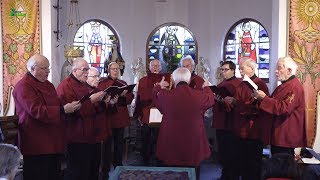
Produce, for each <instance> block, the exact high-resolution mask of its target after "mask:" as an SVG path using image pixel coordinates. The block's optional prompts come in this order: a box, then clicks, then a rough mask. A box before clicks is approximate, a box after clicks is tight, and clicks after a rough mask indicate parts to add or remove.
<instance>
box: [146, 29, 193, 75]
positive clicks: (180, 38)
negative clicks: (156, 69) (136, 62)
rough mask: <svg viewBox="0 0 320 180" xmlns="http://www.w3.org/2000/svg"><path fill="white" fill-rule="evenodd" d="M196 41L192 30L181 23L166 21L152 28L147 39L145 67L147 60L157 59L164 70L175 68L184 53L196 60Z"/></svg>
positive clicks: (169, 70) (168, 70) (170, 70)
mask: <svg viewBox="0 0 320 180" xmlns="http://www.w3.org/2000/svg"><path fill="white" fill-rule="evenodd" d="M197 47H198V46H197V41H196V39H195V37H194V36H193V34H192V32H191V31H190V30H189V29H188V28H187V27H185V26H184V25H182V24H179V23H166V24H163V25H160V26H159V27H157V28H156V29H154V30H153V31H152V32H151V33H150V35H149V37H148V40H147V45H146V49H147V50H146V52H147V54H146V64H147V66H146V68H147V71H149V68H148V67H149V66H148V64H149V62H150V61H151V60H153V59H159V60H160V61H161V64H162V69H163V71H164V72H172V71H173V70H175V69H176V68H177V67H178V65H179V61H180V59H181V58H182V57H184V56H186V55H190V56H192V58H193V59H194V60H195V61H196V62H197V59H198V49H197Z"/></svg>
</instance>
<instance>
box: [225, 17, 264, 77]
mask: <svg viewBox="0 0 320 180" xmlns="http://www.w3.org/2000/svg"><path fill="white" fill-rule="evenodd" d="M242 57H250V58H252V59H253V60H255V61H256V62H257V64H258V66H257V67H256V75H257V76H258V77H259V78H261V79H263V80H265V81H266V82H269V62H270V41H269V36H268V33H267V31H266V29H265V28H264V27H263V26H262V25H261V24H260V23H259V22H258V21H256V20H254V19H242V20H240V21H239V22H237V23H235V24H234V25H233V26H232V27H231V28H230V30H229V31H228V33H227V36H226V38H225V42H224V60H230V61H233V62H234V63H235V64H236V65H237V67H239V61H240V59H241V58H242ZM237 72H238V71H237ZM236 75H237V76H239V74H236Z"/></svg>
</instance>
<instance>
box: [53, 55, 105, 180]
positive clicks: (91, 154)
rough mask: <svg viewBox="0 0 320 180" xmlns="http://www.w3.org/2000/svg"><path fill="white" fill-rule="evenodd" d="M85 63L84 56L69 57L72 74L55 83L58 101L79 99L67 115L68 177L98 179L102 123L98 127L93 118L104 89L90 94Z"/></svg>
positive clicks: (87, 68)
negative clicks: (76, 106)
mask: <svg viewBox="0 0 320 180" xmlns="http://www.w3.org/2000/svg"><path fill="white" fill-rule="evenodd" d="M88 70H89V65H88V63H87V61H86V60H84V59H82V58H77V59H75V60H74V61H73V65H72V74H70V75H69V76H68V77H67V78H65V79H64V80H63V81H62V82H61V83H60V84H59V86H58V88H57V93H58V96H59V98H60V101H61V102H62V104H66V103H68V102H72V101H79V100H81V104H82V105H81V108H80V109H79V110H78V111H76V112H74V113H73V114H72V116H67V119H66V123H67V140H68V146H67V172H66V176H67V177H66V178H67V179H70V180H82V179H83V180H88V179H90V180H91V179H92V180H95V179H98V172H99V166H98V167H97V166H96V164H97V161H98V162H99V159H97V154H99V152H100V142H97V137H98V136H100V135H99V133H104V132H103V130H104V129H105V128H104V127H98V124H99V123H100V122H99V121H98V120H97V118H99V117H100V115H99V114H100V113H102V114H104V113H105V111H102V110H101V107H100V106H101V104H100V103H101V101H102V99H103V98H104V97H105V92H103V91H98V92H96V93H93V94H92V95H90V96H89V97H88V98H87V99H84V97H86V96H88V94H89V93H90V92H91V90H90V89H89V88H88V86H87V84H86V81H87V78H88Z"/></svg>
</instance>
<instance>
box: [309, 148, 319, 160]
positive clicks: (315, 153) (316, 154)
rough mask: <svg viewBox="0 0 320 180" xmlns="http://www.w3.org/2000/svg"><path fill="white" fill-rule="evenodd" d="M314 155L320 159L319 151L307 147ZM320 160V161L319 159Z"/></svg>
mask: <svg viewBox="0 0 320 180" xmlns="http://www.w3.org/2000/svg"><path fill="white" fill-rule="evenodd" d="M306 149H307V150H308V151H309V152H310V153H311V154H312V155H313V157H315V158H316V159H318V160H320V154H318V153H317V152H315V151H314V150H313V149H311V148H306ZM319 162H320V161H319Z"/></svg>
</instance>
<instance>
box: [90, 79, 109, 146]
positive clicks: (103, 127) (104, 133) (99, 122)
mask: <svg viewBox="0 0 320 180" xmlns="http://www.w3.org/2000/svg"><path fill="white" fill-rule="evenodd" d="M87 86H88V89H89V91H90V92H99V91H100V90H99V89H98V88H95V87H92V86H90V85H89V84H87ZM88 101H90V100H89V99H88ZM95 109H96V112H98V113H97V114H96V117H95V118H96V119H95V122H94V125H95V127H96V128H95V129H94V137H95V142H101V141H103V140H105V139H106V138H107V137H109V136H111V134H112V131H111V120H110V118H108V116H107V109H108V104H106V103H105V102H104V101H101V102H99V103H97V104H95Z"/></svg>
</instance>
